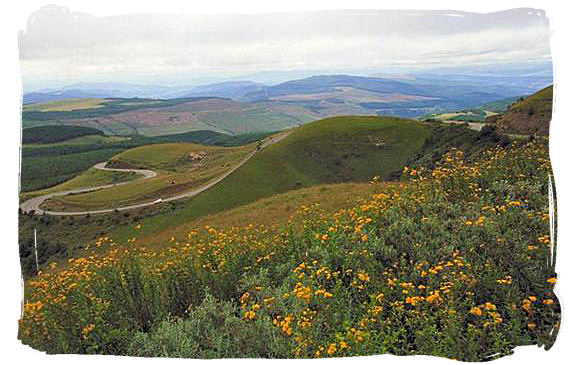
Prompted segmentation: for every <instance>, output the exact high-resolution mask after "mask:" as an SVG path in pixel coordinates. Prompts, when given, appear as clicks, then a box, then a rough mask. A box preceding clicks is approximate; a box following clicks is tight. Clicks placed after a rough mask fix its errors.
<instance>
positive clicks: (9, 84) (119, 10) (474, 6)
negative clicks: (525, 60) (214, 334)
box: [0, 0, 568, 364]
mask: <svg viewBox="0 0 568 365" xmlns="http://www.w3.org/2000/svg"><path fill="white" fill-rule="evenodd" d="M54 2H55V3H57V4H58V5H61V6H66V7H68V8H70V9H71V10H72V11H81V12H85V13H89V14H92V15H95V16H103V15H119V14H129V13H150V12H159V13H263V12H280V11H306V10H324V9H418V10H433V9H451V10H462V11H474V12H481V13H485V12H492V11H499V10H506V9H511V8H518V7H536V8H542V9H544V10H545V11H546V12H547V15H548V17H549V19H550V21H551V29H552V30H553V36H552V39H551V47H552V54H553V59H554V67H555V74H554V76H555V108H554V109H555V113H554V116H553V120H552V126H551V135H550V142H551V159H552V165H553V168H554V175H555V176H554V177H555V182H556V189H557V202H558V207H559V209H558V221H557V223H558V225H559V229H558V236H557V239H558V242H559V244H558V250H557V253H556V254H557V263H556V270H557V271H558V272H559V280H558V283H557V290H556V291H557V293H558V294H559V295H562V294H564V295H567V294H566V293H568V290H567V289H566V288H567V286H568V284H566V281H567V280H568V279H565V277H567V274H566V272H567V271H568V267H567V258H566V257H567V256H568V254H567V253H566V250H565V249H564V248H563V244H562V242H563V239H564V238H565V237H568V233H567V232H568V229H567V228H565V227H566V226H567V225H568V218H567V217H568V214H564V212H565V211H566V209H568V198H566V197H567V196H568V194H565V193H564V192H568V164H567V163H566V161H567V160H566V157H568V143H567V141H566V140H565V139H566V138H567V137H568V123H567V122H565V121H566V120H568V118H567V115H568V113H567V112H566V110H567V108H566V104H565V103H568V97H567V96H566V95H568V91H566V89H565V88H564V89H563V86H564V85H565V82H566V79H565V73H564V71H563V70H564V67H565V65H566V62H567V58H566V53H567V50H566V46H565V44H566V40H567V39H568V38H567V27H568V16H567V15H566V13H565V10H564V7H563V2H561V1H557V0H540V1H509V0H507V1H505V0H503V1H500V0H497V1H495V0H494V1H485V0H478V1H475V2H471V1H469V2H456V1H455V0H454V1H444V0H430V1H428V2H424V1H418V0H416V1H410V0H408V1H407V0H398V1H396V2H388V3H386V2H377V1H370V0H350V1H337V0H327V1H326V0H313V1H310V2H308V1H305V0H304V1H302V0H287V1H284V2H270V1H266V0H264V1H262V0H240V1H230V0H208V1H199V2H194V1H187V0H186V1H182V0H177V1H176V0H161V1H155V0H152V1H148V0H136V1H135V0H124V1H117V0H98V1H90V2H86V1H79V0H75V1H72V0H55V1H54ZM47 4H48V2H46V1H38V0H26V1H25V2H10V5H9V6H8V4H6V5H4V9H3V11H2V14H1V17H2V18H1V21H0V26H1V27H2V31H1V32H0V37H2V53H1V55H2V56H1V58H0V59H1V62H2V66H3V67H2V68H1V70H2V78H0V80H2V83H1V84H0V93H1V94H2V98H0V100H1V106H2V109H1V110H2V114H1V117H0V122H1V128H2V131H3V134H4V139H3V141H2V142H3V143H2V144H1V147H0V148H1V149H2V154H1V155H0V156H2V162H3V164H4V165H5V166H6V167H5V170H4V171H3V174H2V179H0V186H1V190H0V191H2V192H3V193H2V200H1V204H0V222H1V227H2V230H1V232H2V238H3V239H2V240H0V243H1V244H2V262H1V264H0V270H1V274H2V276H1V278H2V282H3V284H4V285H2V300H1V301H0V309H1V310H0V313H1V316H2V322H1V324H2V325H1V330H0V344H1V348H2V349H3V351H2V354H1V355H0V358H2V360H4V361H3V362H5V363H12V362H15V361H18V362H23V361H25V362H27V361H34V362H38V363H39V362H41V363H42V364H51V363H54V364H73V363H76V362H78V361H80V362H81V363H84V364H91V363H95V362H100V361H105V362H109V363H113V364H114V363H117V364H118V363H120V364H134V363H138V362H143V363H151V364H164V363H181V362H182V361H184V363H190V364H192V363H193V364H195V363H203V361H199V360H165V359H138V358H117V357H110V356H106V357H101V356H81V357H79V356H76V355H70V356H62V355H58V356H46V355H44V354H42V353H39V352H37V351H35V350H32V349H30V348H29V347H27V346H23V345H22V344H21V343H20V342H19V341H18V340H17V339H16V334H17V332H16V331H17V323H16V320H17V318H19V316H20V309H21V307H20V303H19V298H21V294H22V292H21V283H20V280H19V275H20V268H19V263H18V261H17V257H18V248H17V244H16V242H17V215H16V209H17V192H18V178H17V176H18V175H17V174H18V170H19V154H18V153H19V142H20V138H19V136H20V130H19V128H20V126H19V118H20V116H19V112H20V110H19V109H20V92H21V84H20V75H19V64H18V51H17V44H18V43H17V32H18V30H20V29H23V28H24V27H25V24H26V22H27V19H28V16H29V15H30V14H31V13H32V12H33V11H35V10H37V9H38V8H40V7H41V6H43V5H47ZM561 299H562V298H561ZM563 309H564V310H566V307H564V306H563ZM564 318H565V316H564ZM565 332H566V325H565V324H564V323H563V325H562V328H561V331H560V334H559V336H558V339H557V343H556V344H555V346H554V347H553V348H552V349H551V350H550V351H544V350H543V349H533V348H517V350H516V351H515V355H513V356H508V357H505V358H503V359H499V360H496V362H494V363H496V364H519V363H521V364H524V363H527V364H528V363H533V364H534V363H537V362H540V363H549V364H555V363H560V359H562V358H565V357H566V355H567V354H568V346H567V345H568V334H566V333H565ZM353 360H354V359H330V360H325V363H334V364H348V363H350V362H351V361H353ZM250 361H251V360H225V361H224V360H216V361H213V362H212V363H214V364H217V363H223V364H227V363H236V364H247V363H249V362H250ZM260 361H262V362H263V363H264V362H265V361H266V360H254V362H260ZM313 361H318V360H313ZM356 361H358V362H360V363H361V364H372V363H376V362H378V361H380V362H382V363H386V364H438V363H447V364H451V363H452V362H450V360H445V359H440V358H434V357H423V356H421V357H416V356H415V357H394V356H388V355H382V356H379V357H364V358H357V359H356ZM266 362H269V363H276V362H277V360H271V361H266ZM285 362H286V363H293V362H294V363H298V362H300V361H293V360H285ZM320 362H321V360H320Z"/></svg>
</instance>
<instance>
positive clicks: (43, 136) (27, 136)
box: [22, 125, 104, 144]
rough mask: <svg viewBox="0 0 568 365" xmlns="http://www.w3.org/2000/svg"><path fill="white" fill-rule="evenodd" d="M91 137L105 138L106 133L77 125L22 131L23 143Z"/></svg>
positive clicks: (48, 126)
mask: <svg viewBox="0 0 568 365" xmlns="http://www.w3.org/2000/svg"><path fill="white" fill-rule="evenodd" d="M89 135H100V136H103V135H104V133H103V131H101V130H98V129H95V128H90V127H83V126H77V125H43V126H39V127H30V128H24V129H23V131H22V143H24V144H28V143H40V144H42V143H56V142H62V141H66V140H69V139H72V138H77V137H82V136H89Z"/></svg>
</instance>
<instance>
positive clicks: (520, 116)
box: [487, 85, 553, 136]
mask: <svg viewBox="0 0 568 365" xmlns="http://www.w3.org/2000/svg"><path fill="white" fill-rule="evenodd" d="M552 100H553V85H550V86H548V87H546V88H544V89H542V90H540V91H538V92H536V93H534V94H532V95H530V96H528V97H527V98H526V99H520V100H519V101H518V102H516V103H514V104H513V105H512V106H511V107H510V108H509V109H508V110H507V111H506V112H505V113H504V114H502V115H498V116H494V117H491V118H488V120H487V121H488V122H491V123H495V125H496V126H497V129H498V130H499V131H501V132H505V133H514V134H525V135H528V134H537V135H541V136H548V132H549V128H550V119H551V118H552Z"/></svg>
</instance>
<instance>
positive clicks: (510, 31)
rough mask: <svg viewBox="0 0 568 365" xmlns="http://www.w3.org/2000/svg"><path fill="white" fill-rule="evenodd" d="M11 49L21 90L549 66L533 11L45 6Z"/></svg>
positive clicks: (543, 24)
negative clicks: (99, 10) (296, 73)
mask: <svg viewBox="0 0 568 365" xmlns="http://www.w3.org/2000/svg"><path fill="white" fill-rule="evenodd" d="M417 15H419V16H417ZM19 42H20V59H21V66H22V76H23V79H24V81H25V82H26V81H30V80H32V81H33V80H57V79H61V80H65V79H85V80H87V79H88V80H96V79H97V78H100V77H113V78H118V79H120V78H126V77H127V76H128V75H143V74H146V75H172V74H178V75H180V78H179V79H180V80H183V78H184V76H192V75H193V76H194V75H206V76H211V75H221V74H222V75H226V74H239V73H247V72H256V71H267V70H292V69H330V70H333V69H335V68H337V69H339V68H341V69H345V68H354V69H355V68H360V69H361V68H367V69H370V68H374V69H380V68H381V67H387V66H388V67H392V66H396V65H404V64H406V65H408V64H414V65H420V64H424V65H433V64H435V65H439V66H445V65H456V64H463V63H484V62H485V63H487V62H494V61H523V60H536V59H547V58H550V49H549V25H548V19H547V18H546V16H545V15H544V14H543V13H542V12H540V11H537V10H534V9H516V10H510V11H505V12H497V13H490V14H474V13H466V12H458V11H453V12H451V13H448V12H447V11H419V12H418V11H392V10H388V11H376V10H368V11H361V10H353V11H320V12H304V13H283V14H260V15H167V14H139V15H127V16H113V17H93V16H90V15H88V14H82V13H72V12H69V11H68V10H66V9H64V8H60V7H55V6H50V7H45V8H42V9H40V10H39V11H37V12H36V13H34V14H32V16H31V17H30V20H29V22H28V25H27V29H26V30H25V31H23V32H21V33H20V38H19Z"/></svg>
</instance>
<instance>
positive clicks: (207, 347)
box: [128, 294, 292, 359]
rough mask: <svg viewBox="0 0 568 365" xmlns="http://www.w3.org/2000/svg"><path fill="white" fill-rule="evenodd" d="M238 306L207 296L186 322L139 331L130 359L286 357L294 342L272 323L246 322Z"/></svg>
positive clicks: (171, 321) (175, 321)
mask: <svg viewBox="0 0 568 365" xmlns="http://www.w3.org/2000/svg"><path fill="white" fill-rule="evenodd" d="M238 313H239V310H238V307H236V306H235V305H233V304H231V303H229V302H226V301H221V300H218V299H216V298H214V297H213V296H212V295H210V294H207V295H206V296H205V299H204V300H203V302H202V303H201V304H200V305H198V306H197V307H195V308H191V307H190V308H188V310H187V313H186V315H185V317H184V318H183V319H180V318H177V317H173V318H170V319H169V320H166V321H163V322H161V323H160V324H159V325H157V326H156V328H155V329H153V330H152V331H151V332H148V333H144V332H138V333H136V335H135V336H134V338H133V340H132V342H131V343H130V345H129V349H128V355H129V356H145V357H146V356H147V357H182V358H199V359H213V358H219V357H222V358H285V357H287V355H288V354H289V353H290V350H291V348H292V341H290V340H288V339H287V338H285V337H284V336H282V335H281V334H280V333H279V331H278V330H277V329H276V328H275V327H274V326H273V325H272V323H271V321H270V320H269V319H267V318H263V319H261V320H259V321H254V322H248V323H243V322H242V320H241V319H240V318H239V315H238Z"/></svg>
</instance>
